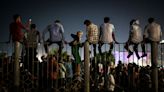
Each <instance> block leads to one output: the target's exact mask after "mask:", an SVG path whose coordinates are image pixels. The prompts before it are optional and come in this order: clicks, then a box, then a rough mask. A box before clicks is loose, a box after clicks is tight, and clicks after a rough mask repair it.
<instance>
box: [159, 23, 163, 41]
mask: <svg viewBox="0 0 164 92" xmlns="http://www.w3.org/2000/svg"><path fill="white" fill-rule="evenodd" d="M162 29H163V28H162V27H161V26H160V31H161V32H160V40H162Z"/></svg>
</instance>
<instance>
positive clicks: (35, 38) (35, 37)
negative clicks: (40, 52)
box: [25, 24, 40, 72]
mask: <svg viewBox="0 0 164 92" xmlns="http://www.w3.org/2000/svg"><path fill="white" fill-rule="evenodd" d="M39 43H40V33H39V31H38V30H37V28H36V25H35V24H31V27H30V30H29V31H28V32H27V33H26V36H25V49H26V51H25V52H26V55H25V68H26V69H28V70H29V71H30V72H32V70H31V69H32V67H33V66H34V65H33V64H34V61H38V59H37V57H36V55H37V47H38V44H39Z"/></svg>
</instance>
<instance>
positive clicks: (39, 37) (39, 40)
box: [37, 31, 41, 43]
mask: <svg viewBox="0 0 164 92" xmlns="http://www.w3.org/2000/svg"><path fill="white" fill-rule="evenodd" d="M37 36H38V42H39V43H41V36H40V32H39V31H37Z"/></svg>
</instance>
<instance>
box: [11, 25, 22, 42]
mask: <svg viewBox="0 0 164 92" xmlns="http://www.w3.org/2000/svg"><path fill="white" fill-rule="evenodd" d="M22 29H25V27H24V26H23V25H22V23H21V22H13V23H11V24H10V33H11V35H12V40H13V41H19V42H20V41H23V38H24V33H23V31H22Z"/></svg>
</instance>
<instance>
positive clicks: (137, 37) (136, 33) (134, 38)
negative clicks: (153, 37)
mask: <svg viewBox="0 0 164 92" xmlns="http://www.w3.org/2000/svg"><path fill="white" fill-rule="evenodd" d="M142 39H143V38H142V32H141V27H140V23H139V20H138V19H133V20H131V21H130V32H129V39H128V41H127V42H126V44H125V46H124V48H125V49H126V50H127V51H128V52H129V55H128V56H127V58H129V57H130V56H131V55H132V54H133V52H132V51H131V50H130V49H129V46H130V45H133V50H134V51H135V53H136V56H137V58H138V59H140V56H139V54H138V45H139V43H141V42H142Z"/></svg>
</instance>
